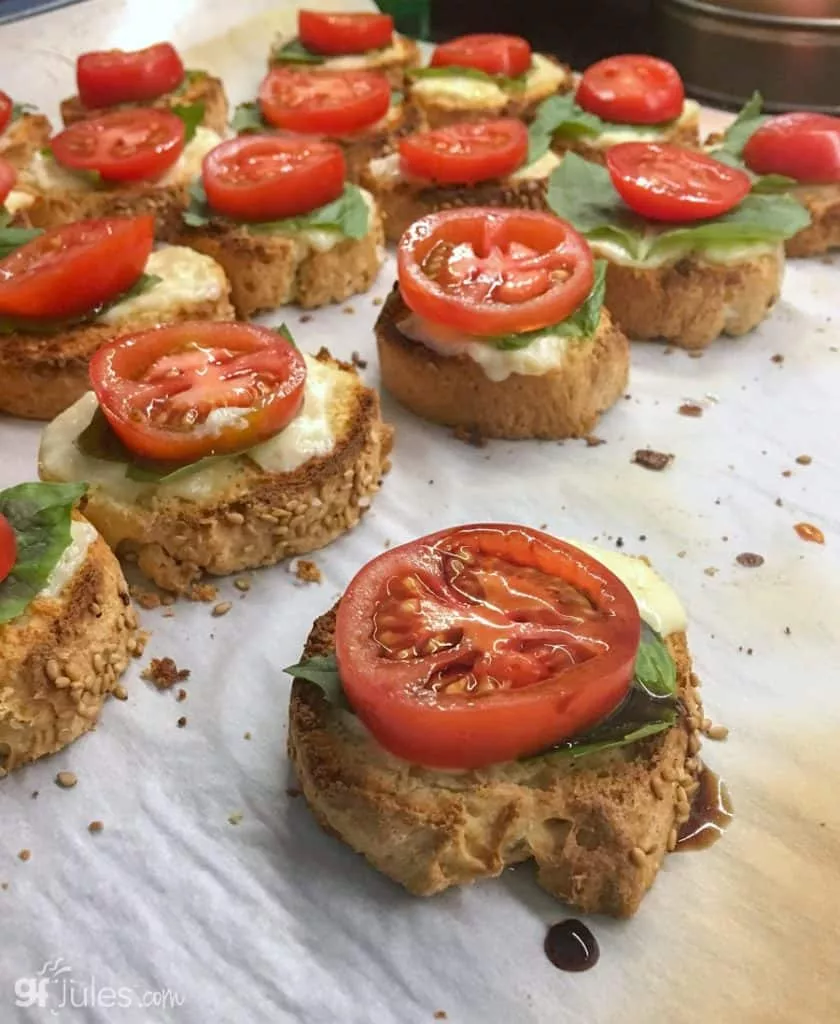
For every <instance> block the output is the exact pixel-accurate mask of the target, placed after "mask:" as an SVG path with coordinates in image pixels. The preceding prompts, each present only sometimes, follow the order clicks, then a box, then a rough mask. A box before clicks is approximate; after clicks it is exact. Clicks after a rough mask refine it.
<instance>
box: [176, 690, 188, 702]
mask: <svg viewBox="0 0 840 1024" xmlns="http://www.w3.org/2000/svg"><path fill="white" fill-rule="evenodd" d="M186 699H187V691H186V690H185V689H183V688H182V689H180V690H179V691H178V694H177V696H176V697H175V700H177V701H178V703H179V704H180V703H181V701H184V700H186Z"/></svg>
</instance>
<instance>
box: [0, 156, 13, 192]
mask: <svg viewBox="0 0 840 1024" xmlns="http://www.w3.org/2000/svg"><path fill="white" fill-rule="evenodd" d="M16 181H17V171H16V170H15V169H14V167H12V165H11V164H10V163H9V161H8V160H4V159H3V157H1V156H0V203H5V201H6V196H7V195H8V194H9V193H10V192H11V191H12V189H13V188H14V185H15V182H16Z"/></svg>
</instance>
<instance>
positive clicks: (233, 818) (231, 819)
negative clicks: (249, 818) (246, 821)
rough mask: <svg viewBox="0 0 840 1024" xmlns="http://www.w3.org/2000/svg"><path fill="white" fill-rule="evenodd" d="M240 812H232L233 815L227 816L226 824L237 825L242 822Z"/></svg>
mask: <svg viewBox="0 0 840 1024" xmlns="http://www.w3.org/2000/svg"><path fill="white" fill-rule="evenodd" d="M242 817H243V815H242V811H234V812H233V814H229V815H228V824H230V825H238V824H239V822H240V821H242Z"/></svg>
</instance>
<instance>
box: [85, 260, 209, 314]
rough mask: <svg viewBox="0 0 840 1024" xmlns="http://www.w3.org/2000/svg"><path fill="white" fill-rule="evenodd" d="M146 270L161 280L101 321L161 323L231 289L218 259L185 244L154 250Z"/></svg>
mask: <svg viewBox="0 0 840 1024" xmlns="http://www.w3.org/2000/svg"><path fill="white" fill-rule="evenodd" d="M146 273H147V274H154V275H155V276H156V277H159V278H161V280H160V281H158V283H157V284H156V285H154V286H153V287H152V288H149V290H148V291H145V292H143V293H142V294H141V295H135V296H134V297H133V298H130V299H125V300H124V301H123V302H118V303H117V304H116V305H115V306H112V307H111V308H110V309H109V310H107V311H106V312H105V313H103V314H102V315H101V316H100V317H99V320H100V322H101V323H105V324H110V325H111V326H113V327H119V326H120V325H121V324H127V323H130V324H134V325H141V324H144V323H149V324H157V323H160V322H161V321H163V320H166V319H168V317H170V316H171V315H172V314H173V313H175V312H176V311H179V310H183V308H184V307H185V306H186V307H190V306H198V305H199V304H201V303H203V302H215V301H218V300H219V299H220V298H221V297H222V296H223V295H224V294H225V293H226V292H227V290H228V282H227V278H226V277H225V272H224V270H222V268H221V267H220V266H219V264H218V263H217V262H216V261H215V260H214V259H211V258H210V257H209V256H205V255H204V254H203V253H200V252H196V251H195V250H194V249H188V248H186V246H182V245H167V246H164V247H163V248H161V249H158V250H157V252H153V253H152V254H151V256H150V257H149V259H148V261H147V262H146Z"/></svg>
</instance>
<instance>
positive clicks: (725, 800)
mask: <svg viewBox="0 0 840 1024" xmlns="http://www.w3.org/2000/svg"><path fill="white" fill-rule="evenodd" d="M732 817H733V810H732V800H731V799H730V796H729V791H728V790H727V788H726V783H725V782H723V780H722V779H721V778H720V776H719V775H717V774H716V773H715V772H713V771H712V770H711V768H706V766H705V765H704V766H703V770H702V772H701V773H700V788H699V789H698V790H697V792H696V794H695V796H694V800H693V802H692V804H691V813H690V814H689V817H688V821H686V822H684V823H683V825H682V827H681V828H680V832H679V835H678V836H677V850H678V851H688V850H705V849H706V848H707V847H709V846H711V845H712V844H713V843H716V842H717V841H718V839H720V837H721V836H722V835H723V831H724V829H725V828H726V826H727V825H728V824H729V823H730V821H732Z"/></svg>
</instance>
